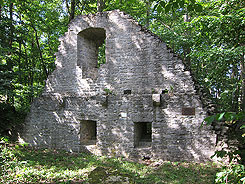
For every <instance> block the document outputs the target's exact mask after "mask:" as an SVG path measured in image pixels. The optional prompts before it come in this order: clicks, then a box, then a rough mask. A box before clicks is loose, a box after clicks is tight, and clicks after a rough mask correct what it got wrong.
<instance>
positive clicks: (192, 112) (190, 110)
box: [182, 107, 196, 116]
mask: <svg viewBox="0 0 245 184" xmlns="http://www.w3.org/2000/svg"><path fill="white" fill-rule="evenodd" d="M195 114H196V110H195V108H190V107H187V108H182V115H185V116H194V115H195Z"/></svg>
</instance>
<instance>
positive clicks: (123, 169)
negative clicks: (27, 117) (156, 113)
mask: <svg viewBox="0 0 245 184" xmlns="http://www.w3.org/2000/svg"><path fill="white" fill-rule="evenodd" d="M96 169H97V170H98V171H99V170H102V171H103V172H101V171H100V172H101V173H102V175H100V174H98V173H99V172H98V173H95V174H94V175H93V176H92V174H91V173H94V172H95V171H96ZM218 170H219V168H217V166H215V165H214V164H211V163H208V164H200V163H186V162H163V163H162V164H160V166H153V165H152V164H150V165H149V164H146V163H136V162H130V161H126V160H124V159H123V158H108V157H104V156H102V157H99V156H94V155H89V154H72V153H67V152H64V151H57V150H48V149H42V150H37V149H32V148H30V147H25V146H20V145H16V144H13V145H8V144H5V143H4V144H3V143H1V145H0V183H6V184H7V183H106V182H105V180H106V178H108V177H109V173H111V174H113V175H114V176H113V177H114V179H118V178H119V179H120V178H124V179H125V178H126V179H127V180H125V181H122V179H121V180H116V181H113V180H110V182H108V183H140V184H144V183H148V184H152V183H167V184H180V183H183V184H187V183H203V184H209V183H214V180H215V174H216V173H217V171H218ZM94 177H98V178H97V179H94ZM103 178H104V179H105V180H104V179H103ZM108 181H109V180H108Z"/></svg>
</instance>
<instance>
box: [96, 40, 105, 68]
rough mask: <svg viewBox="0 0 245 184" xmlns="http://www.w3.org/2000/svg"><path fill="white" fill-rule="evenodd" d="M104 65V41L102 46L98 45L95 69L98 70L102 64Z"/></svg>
mask: <svg viewBox="0 0 245 184" xmlns="http://www.w3.org/2000/svg"><path fill="white" fill-rule="evenodd" d="M105 63H106V58H105V40H104V41H103V43H102V45H100V46H99V48H98V63H97V67H98V68H99V67H100V66H101V65H102V64H105Z"/></svg>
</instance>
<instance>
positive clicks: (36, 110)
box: [24, 11, 216, 161]
mask: <svg viewBox="0 0 245 184" xmlns="http://www.w3.org/2000/svg"><path fill="white" fill-rule="evenodd" d="M60 41H61V44H60V47H59V51H58V53H57V54H56V66H57V67H56V70H55V71H54V72H53V74H52V75H50V76H49V78H48V80H47V83H46V88H45V91H44V92H43V94H42V95H41V96H40V97H39V98H37V99H36V100H35V101H34V103H33V104H32V107H31V111H30V113H29V115H28V117H27V119H26V126H25V131H24V132H25V133H24V138H25V140H26V141H27V142H29V143H30V144H31V145H33V146H37V147H45V148H56V149H64V150H68V151H76V152H81V151H89V152H92V153H94V154H97V155H103V154H107V155H112V156H125V157H138V158H139V157H143V156H147V157H153V158H161V159H164V160H172V161H174V160H192V161H205V160H208V159H209V157H210V156H211V155H212V154H213V152H214V149H215V139H216V136H215V135H214V133H213V131H212V130H211V127H207V126H205V127H202V128H200V125H201V122H202V121H203V119H204V118H205V116H206V112H205V110H204V109H203V108H202V104H201V102H200V100H199V97H198V96H197V95H196V92H195V89H194V85H193V81H192V79H191V76H190V73H189V72H188V71H185V70H184V65H183V64H182V61H180V60H178V59H177V58H175V57H173V55H172V54H171V53H170V52H169V51H168V50H167V48H166V45H165V44H164V43H163V42H162V41H161V40H160V39H159V38H158V37H156V36H155V35H153V34H152V33H150V32H148V31H145V30H143V29H142V27H141V26H140V25H138V24H137V23H136V22H135V21H134V20H133V19H131V18H130V17H129V16H128V15H125V14H124V13H122V12H119V11H111V12H104V13H100V14H96V15H88V16H81V17H77V18H76V19H75V20H74V21H73V22H72V23H71V24H70V26H69V30H68V32H67V33H66V34H65V35H64V37H62V38H61V39H60ZM104 41H105V45H106V46H105V48H106V49H105V55H106V63H105V64H102V65H100V67H98V64H97V58H98V52H99V47H100V46H101V45H102V44H103V43H104Z"/></svg>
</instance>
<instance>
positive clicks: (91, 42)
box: [77, 28, 106, 79]
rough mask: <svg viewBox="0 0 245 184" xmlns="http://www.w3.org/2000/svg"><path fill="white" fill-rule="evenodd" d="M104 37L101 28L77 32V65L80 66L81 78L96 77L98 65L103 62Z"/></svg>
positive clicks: (103, 31)
mask: <svg viewBox="0 0 245 184" xmlns="http://www.w3.org/2000/svg"><path fill="white" fill-rule="evenodd" d="M105 39H106V32H105V29H103V28H88V29H85V30H83V31H81V32H80V33H79V34H78V39H77V50H78V53H77V65H78V66H80V67H81V68H82V71H83V78H92V79H96V78H97V75H98V67H99V66H100V65H101V64H104V63H105Z"/></svg>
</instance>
